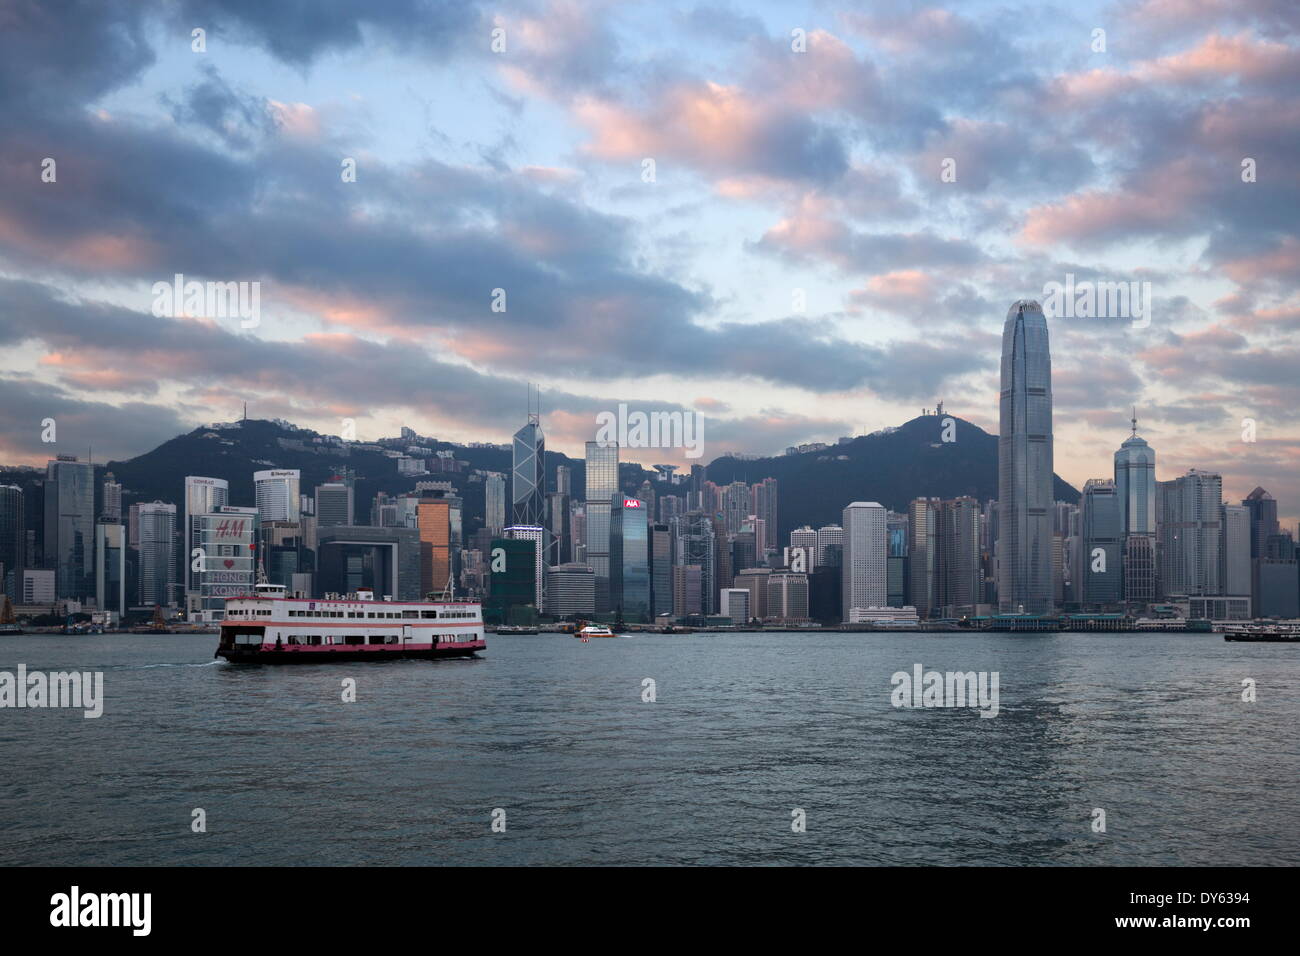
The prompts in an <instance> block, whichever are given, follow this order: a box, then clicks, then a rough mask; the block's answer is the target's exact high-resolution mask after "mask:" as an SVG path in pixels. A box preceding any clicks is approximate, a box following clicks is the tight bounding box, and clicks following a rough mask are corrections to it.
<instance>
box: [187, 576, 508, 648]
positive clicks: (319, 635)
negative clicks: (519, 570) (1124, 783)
mask: <svg viewBox="0 0 1300 956" xmlns="http://www.w3.org/2000/svg"><path fill="white" fill-rule="evenodd" d="M253 592H254V593H253V594H251V595H247V596H243V597H232V598H228V599H227V600H226V617H225V620H224V621H222V623H221V638H220V642H219V643H218V645H217V650H216V653H215V654H214V655H213V656H214V657H223V658H225V659H226V660H228V661H231V662H233V663H249V664H308V663H321V662H329V663H334V662H344V661H349V662H350V661H382V660H392V659H395V658H403V657H407V658H410V657H414V658H421V659H434V658H442V657H472V656H473V655H474V653H475V652H476V651H481V650H483V649H484V648H486V647H487V642H486V641H485V640H484V639H483V613H482V609H481V608H480V606H479V604H478V602H475V601H452V600H449V601H424V602H420V601H376V600H375V599H374V592H373V591H368V590H360V591H357V592H356V593H355V594H346V595H331V596H328V597H327V598H326V599H325V600H310V599H307V598H291V597H289V596H288V595H287V593H286V592H287V589H286V588H285V587H284V586H283V585H279V584H256V585H254V586H253Z"/></svg>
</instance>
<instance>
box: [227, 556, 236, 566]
mask: <svg viewBox="0 0 1300 956" xmlns="http://www.w3.org/2000/svg"><path fill="white" fill-rule="evenodd" d="M234 566H235V560H234V558H226V567H227V568H233V567H234Z"/></svg>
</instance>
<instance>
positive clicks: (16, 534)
mask: <svg viewBox="0 0 1300 956" xmlns="http://www.w3.org/2000/svg"><path fill="white" fill-rule="evenodd" d="M24 511H25V508H24V500H23V490H22V489H21V488H19V487H18V486H17V485H0V592H4V593H7V594H8V595H9V597H10V598H12V599H13V600H14V601H15V602H17V601H18V599H19V598H20V597H21V595H22V589H23V564H24V560H23V559H24V556H25V550H26V545H27V534H26V529H25V528H24V525H23V519H24V517H25V514H24Z"/></svg>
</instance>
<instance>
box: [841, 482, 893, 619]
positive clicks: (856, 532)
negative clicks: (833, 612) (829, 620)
mask: <svg viewBox="0 0 1300 956" xmlns="http://www.w3.org/2000/svg"><path fill="white" fill-rule="evenodd" d="M886 517H887V513H886V511H885V506H884V505H882V504H879V503H878V502H875V501H855V502H853V503H852V504H851V505H849V506H848V507H847V508H845V509H844V517H843V519H842V524H843V528H844V552H843V567H842V569H841V573H842V575H843V582H844V584H843V594H842V602H843V620H844V621H845V622H847V621H848V620H849V611H850V610H852V609H853V608H855V607H859V608H866V607H885V606H886V604H885V601H886V598H887V596H888V583H887V580H886V573H885V554H886V550H887V548H888V541H887V537H888V533H887V522H886Z"/></svg>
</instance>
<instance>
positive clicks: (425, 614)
mask: <svg viewBox="0 0 1300 956" xmlns="http://www.w3.org/2000/svg"><path fill="white" fill-rule="evenodd" d="M437 616H438V612H437V611H421V612H420V617H422V618H424V619H425V620H430V619H432V618H436V617H437Z"/></svg>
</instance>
